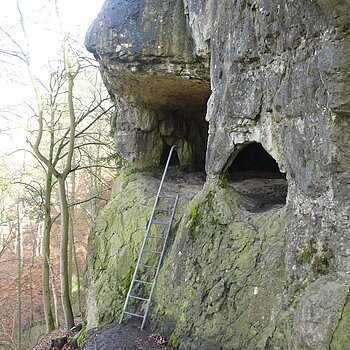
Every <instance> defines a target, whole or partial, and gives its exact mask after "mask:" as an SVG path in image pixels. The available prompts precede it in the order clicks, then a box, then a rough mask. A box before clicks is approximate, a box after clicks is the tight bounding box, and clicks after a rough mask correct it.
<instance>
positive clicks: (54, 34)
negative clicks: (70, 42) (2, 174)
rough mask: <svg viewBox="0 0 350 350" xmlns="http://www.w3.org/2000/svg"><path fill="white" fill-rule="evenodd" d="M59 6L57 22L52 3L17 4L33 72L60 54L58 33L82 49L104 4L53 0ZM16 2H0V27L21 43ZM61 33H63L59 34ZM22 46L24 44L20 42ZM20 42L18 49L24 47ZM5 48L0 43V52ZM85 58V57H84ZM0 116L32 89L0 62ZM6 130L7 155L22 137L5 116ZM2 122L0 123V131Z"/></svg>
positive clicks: (16, 123) (22, 0) (1, 140)
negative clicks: (69, 36) (71, 38)
mask: <svg viewBox="0 0 350 350" xmlns="http://www.w3.org/2000/svg"><path fill="white" fill-rule="evenodd" d="M56 1H57V4H58V6H59V11H60V18H61V21H62V23H61V24H62V27H63V28H62V27H61V24H60V21H59V20H58V19H57V16H56V14H55V11H54V0H19V4H20V8H21V11H22V13H23V16H24V20H25V23H26V28H27V34H28V40H27V41H28V42H29V49H30V52H31V57H32V61H33V62H35V69H36V70H37V73H36V74H40V73H38V72H42V71H43V66H44V65H45V64H46V63H47V62H48V61H49V60H50V59H52V58H54V57H57V55H58V54H59V53H60V52H61V38H62V31H64V32H69V33H72V35H73V36H74V38H77V39H78V40H79V41H80V42H81V44H82V45H83V42H84V36H85V33H86V32H87V29H88V27H89V25H90V24H91V22H92V21H93V20H94V19H95V18H96V16H97V14H98V12H99V11H100V9H101V7H102V4H103V2H104V0H56ZM19 23H20V22H19V16H18V10H17V0H1V1H0V26H1V28H3V29H4V30H6V31H8V32H10V33H11V35H12V36H13V37H15V38H16V40H18V41H21V40H23V36H22V34H21V31H20V26H19ZM62 29H63V30H62ZM23 42H24V41H23ZM23 42H21V45H24V44H23ZM4 48H6V42H1V38H0V49H4ZM86 54H88V53H86ZM0 58H1V56H0ZM0 67H1V69H0V93H1V95H0V96H1V98H0V113H1V110H2V109H3V108H7V106H8V105H17V104H20V103H22V102H23V101H25V100H28V99H30V98H31V96H32V89H30V88H28V87H27V86H26V85H27V84H26V72H25V71H24V70H21V68H20V64H18V65H17V64H4V63H3V62H2V61H1V60H0ZM9 123H10V126H11V127H12V128H13V129H15V130H16V132H14V133H13V134H12V135H11V137H9V136H7V135H5V134H4V133H0V151H1V152H9V151H11V150H12V149H14V148H18V147H20V145H21V144H22V145H23V144H24V141H25V133H24V132H23V131H22V130H21V123H25V121H23V120H22V121H20V120H19V118H17V117H15V116H12V117H11V116H9ZM16 128H17V129H16ZM3 129H4V120H3V119H2V120H1V119H0V130H3Z"/></svg>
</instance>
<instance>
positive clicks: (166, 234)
mask: <svg viewBox="0 0 350 350" xmlns="http://www.w3.org/2000/svg"><path fill="white" fill-rule="evenodd" d="M175 147H176V146H172V147H171V149H170V152H169V156H168V160H167V162H166V165H165V168H164V172H163V176H162V179H161V181H160V184H159V188H158V192H157V196H156V200H155V202H154V205H153V210H152V213H151V216H150V219H149V221H148V225H147V229H146V233H145V235H144V238H143V242H142V245H141V249H140V252H139V256H138V258H137V263H136V267H135V270H134V274H133V276H132V280H131V283H130V287H129V291H128V293H127V296H126V299H125V302H124V307H123V311H122V313H121V315H120V319H119V323H122V322H123V318H124V314H127V315H131V316H135V317H139V318H142V319H143V321H142V324H141V329H143V327H144V325H145V322H146V318H147V314H148V311H149V307H150V303H151V300H152V295H153V291H154V287H155V284H156V282H157V277H158V274H159V270H160V266H161V263H162V258H163V255H164V251H165V248H166V243H167V240H168V237H169V233H170V230H171V224H172V222H173V220H174V215H175V211H176V207H177V202H178V200H179V195H178V194H177V195H161V193H162V188H163V183H164V179H165V176H166V173H167V170H168V167H169V164H170V160H171V156H172V154H173V151H174V149H175ZM161 198H168V199H174V201H169V203H168V204H167V203H163V204H159V199H161ZM168 206H169V207H171V209H168V208H165V207H168ZM161 211H164V212H170V215H168V218H167V219H165V220H168V222H162V221H158V220H155V213H156V212H161ZM152 224H154V225H164V226H166V228H165V230H164V236H158V235H157V234H152V235H151V234H150V233H151V227H152ZM153 228H154V226H153ZM155 228H156V229H157V230H158V229H159V230H160V228H159V227H157V226H155ZM148 238H151V239H162V240H163V242H162V248H161V251H156V250H148V249H145V247H146V241H147V239H148ZM156 249H160V248H156ZM143 253H152V254H158V255H159V259H157V260H158V262H157V263H156V266H152V265H147V262H146V264H142V263H141V258H142V255H143ZM140 267H145V268H150V269H154V270H155V273H154V276H150V277H151V279H152V282H147V281H142V280H139V279H137V278H136V276H137V272H138V271H139V268H140ZM140 278H143V277H142V276H141V277H140ZM135 283H141V284H147V285H150V286H151V287H150V289H147V291H146V290H143V289H144V288H140V290H141V291H138V292H137V294H138V295H140V293H143V294H147V295H146V296H147V298H143V297H142V296H135V295H132V294H131V292H132V288H133V286H134V284H135ZM129 299H138V300H142V301H144V302H145V304H144V305H145V306H146V307H145V311H144V315H140V314H138V313H137V312H138V311H137V310H136V311H135V313H133V312H129V311H126V310H127V307H128V303H129ZM141 312H143V311H141Z"/></svg>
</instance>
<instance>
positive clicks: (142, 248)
mask: <svg viewBox="0 0 350 350" xmlns="http://www.w3.org/2000/svg"><path fill="white" fill-rule="evenodd" d="M175 147H176V145H173V146H172V147H171V149H170V152H169V156H168V159H167V162H166V165H165V168H164V171H163V176H162V179H161V181H160V185H159V188H158V192H157V196H156V200H155V201H154V205H153V209H152V213H151V217H150V220H149V222H148V225H147V230H146V234H145V235H144V238H143V242H142V246H141V249H140V252H139V256H138V258H137V262H136V266H135V270H134V273H133V276H132V280H131V283H130V287H129V290H128V293H127V296H126V299H125V303H124V306H123V311H122V314H121V315H120V319H119V323H122V322H123V318H124V313H125V310H126V308H127V305H128V302H129V295H130V293H131V290H132V287H133V285H134V280H135V278H136V274H137V271H138V268H139V265H140V261H141V257H142V252H143V250H144V247H145V244H146V241H147V236H148V234H149V232H150V229H151V224H152V220H153V217H154V213H155V210H156V207H157V204H158V201H159V196H160V193H161V191H162V187H163V183H164V179H165V176H166V173H167V171H168V167H169V164H170V159H171V156H172V154H173V151H174V149H175ZM177 197H178V196H177ZM176 202H177V200H176ZM161 258H162V255H161V256H160V259H161ZM158 266H159V265H158ZM152 288H153V286H152ZM145 315H146V314H145ZM145 320H146V318H144V321H145ZM142 324H143V323H142Z"/></svg>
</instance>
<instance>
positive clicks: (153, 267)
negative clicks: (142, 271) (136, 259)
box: [139, 264, 158, 269]
mask: <svg viewBox="0 0 350 350" xmlns="http://www.w3.org/2000/svg"><path fill="white" fill-rule="evenodd" d="M139 266H140V267H147V268H149V269H156V268H157V267H158V266H152V265H145V264H139Z"/></svg>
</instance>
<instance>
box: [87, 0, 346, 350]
mask: <svg viewBox="0 0 350 350" xmlns="http://www.w3.org/2000/svg"><path fill="white" fill-rule="evenodd" d="M349 25H350V2H349V1H345V0H344V1H341V0H333V1H332V0H317V1H307V2H306V1H301V0H285V1H282V0H277V1H276V0H274V1H273V0H259V1H249V0H246V1H243V0H237V1H232V0H223V1H220V2H217V1H213V0H182V1H180V0H163V1H160V0H143V1H141V0H128V1H126V0H108V1H106V3H105V5H104V8H103V9H102V11H101V13H100V14H99V16H98V18H97V19H96V21H95V22H94V23H93V25H92V27H91V28H90V30H89V33H88V35H87V39H86V45H87V47H88V49H89V50H90V51H91V52H93V53H94V54H95V56H96V58H97V59H98V60H99V62H100V66H101V72H102V75H103V78H104V81H105V84H106V86H107V88H108V89H109V91H110V93H111V96H112V98H113V100H114V101H115V103H116V114H115V118H114V128H115V139H116V148H117V152H118V153H119V154H120V155H121V156H122V157H123V158H125V160H126V161H127V163H128V167H131V168H134V169H135V168H136V169H146V168H149V167H154V166H158V165H159V164H160V163H162V159H163V158H164V153H165V152H166V150H167V147H168V146H169V145H170V144H174V143H177V144H178V145H179V147H178V159H179V163H180V165H182V166H187V167H190V168H194V169H200V168H201V166H202V165H203V163H204V161H205V167H206V172H207V183H206V185H205V186H204V189H203V190H202V191H201V192H200V193H199V194H198V195H197V196H196V197H195V199H194V200H193V201H192V202H190V203H189V204H188V206H187V208H185V206H183V207H182V208H181V209H180V211H179V212H178V217H177V221H176V222H177V223H178V222H180V221H181V223H180V224H179V227H178V230H177V232H176V238H175V240H174V242H173V243H172V244H171V246H170V247H169V250H168V254H167V257H166V260H165V263H164V265H163V267H162V270H161V274H160V278H159V284H158V286H157V290H156V297H155V300H154V307H153V310H152V313H151V314H152V322H153V324H154V325H155V326H156V327H158V328H159V329H163V331H165V332H166V333H168V334H170V333H172V334H173V335H172V336H173V339H176V340H178V341H179V342H180V343H181V345H180V347H181V348H183V349H252V350H253V349H276V350H277V349H296V350H301V349H312V350H323V349H332V350H338V349H348V348H349V344H350V301H349V300H350V291H349V287H350V243H349V242H350V220H349V218H350V173H349V164H350V132H349V130H350V118H349V117H350V84H349V83H350V35H349V28H350V27H349ZM209 96H210V97H209ZM208 98H209V100H208ZM206 106H207V109H206ZM205 120H207V121H208V122H209V133H208V125H207V122H206V121H205ZM207 138H208V140H207ZM253 141H254V142H259V143H261V144H262V145H263V147H264V148H265V149H266V150H267V151H268V152H269V154H270V155H272V156H273V158H274V159H275V160H276V161H277V163H278V165H279V168H280V170H281V171H282V172H284V173H285V174H286V178H287V183H288V196H287V203H286V205H285V206H284V207H283V208H274V207H271V209H270V210H268V211H266V212H263V213H249V212H247V211H246V209H245V207H244V205H243V204H244V198H242V197H240V196H239V195H238V193H236V192H235V191H234V189H232V188H231V187H230V186H226V182H225V180H224V178H225V173H226V171H227V169H228V168H229V167H230V165H231V163H232V161H233V160H234V158H235V156H236V155H237V154H238V153H239V152H240V150H241V149H242V148H243V147H244V146H245V145H246V144H248V143H251V142H253ZM205 150H206V156H204V154H205ZM204 158H205V159H204ZM136 174H137V170H136ZM134 176H136V178H134V179H131V178H130V177H123V179H122V180H120V181H122V183H123V184H124V185H120V186H119V187H118V186H117V187H116V189H115V198H114V199H113V200H112V202H111V203H110V204H109V206H108V208H107V209H106V210H105V213H104V214H103V215H102V217H101V218H100V222H99V224H98V225H99V226H98V228H97V230H96V232H95V233H94V234H93V235H92V236H91V239H90V253H89V257H88V259H89V281H90V289H89V324H90V325H96V324H97V323H99V322H104V321H106V320H110V319H114V318H117V317H118V312H119V310H120V307H121V303H122V298H123V293H125V289H126V287H127V282H128V278H130V269H131V267H132V265H133V263H134V260H135V256H136V250H137V244H138V243H139V241H140V240H141V236H142V228H143V226H144V225H145V223H146V220H147V214H149V210H150V206H151V204H150V202H149V200H147V199H146V197H147V196H146V197H145V195H144V193H145V189H147V188H149V187H150V186H149V184H151V183H152V181H153V180H152V179H151V177H149V178H148V180H145V179H143V180H141V177H139V175H134ZM118 183H120V182H118ZM125 207H126V208H127V210H125ZM123 208H124V209H123ZM145 208H148V209H147V210H145ZM140 213H142V214H140ZM128 276H129V277H128ZM105 291H108V292H105Z"/></svg>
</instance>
